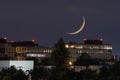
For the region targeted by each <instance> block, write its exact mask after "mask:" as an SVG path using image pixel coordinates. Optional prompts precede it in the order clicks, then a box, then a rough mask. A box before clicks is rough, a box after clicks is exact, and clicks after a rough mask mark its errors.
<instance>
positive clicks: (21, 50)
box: [0, 38, 114, 62]
mask: <svg viewBox="0 0 120 80" xmlns="http://www.w3.org/2000/svg"><path fill="white" fill-rule="evenodd" d="M4 40H5V41H4ZM65 47H66V48H68V50H69V52H70V53H71V54H70V58H71V59H70V60H71V62H75V61H76V60H77V58H78V57H79V56H81V54H82V53H87V54H89V55H90V56H91V57H92V58H97V59H113V58H114V56H113V55H112V45H111V44H103V41H102V39H100V40H87V39H84V43H76V42H70V43H66V44H65ZM53 50H54V47H41V46H39V45H38V44H36V43H35V42H34V41H33V40H32V41H20V42H10V43H8V42H7V41H6V39H4V38H3V39H1V41H0V55H7V56H8V57H9V58H10V59H13V60H24V59H26V58H27V57H35V58H39V59H42V58H45V57H50V56H51V53H52V51H53Z"/></svg>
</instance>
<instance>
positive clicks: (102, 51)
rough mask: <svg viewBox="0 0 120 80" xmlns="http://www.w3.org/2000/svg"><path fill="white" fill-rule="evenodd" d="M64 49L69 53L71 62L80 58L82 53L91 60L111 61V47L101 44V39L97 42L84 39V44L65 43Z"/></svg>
mask: <svg viewBox="0 0 120 80" xmlns="http://www.w3.org/2000/svg"><path fill="white" fill-rule="evenodd" d="M65 46H66V48H68V49H69V51H70V52H71V57H72V62H74V61H76V59H77V58H78V57H79V56H81V54H82V53H87V54H89V55H90V56H91V58H97V59H113V58H114V56H113V55H112V45H111V44H103V39H99V40H87V39H84V43H76V42H70V43H67V44H66V45H65Z"/></svg>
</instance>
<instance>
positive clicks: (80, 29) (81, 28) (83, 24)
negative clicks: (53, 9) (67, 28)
mask: <svg viewBox="0 0 120 80" xmlns="http://www.w3.org/2000/svg"><path fill="white" fill-rule="evenodd" d="M84 27H85V17H84V16H83V23H82V26H81V27H80V28H79V29H78V30H77V31H75V32H71V33H67V34H70V35H74V34H78V33H80V32H81V31H82V30H83V28H84Z"/></svg>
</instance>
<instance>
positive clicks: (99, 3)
mask: <svg viewBox="0 0 120 80" xmlns="http://www.w3.org/2000/svg"><path fill="white" fill-rule="evenodd" d="M119 4H120V1H119V0H37V1H36V0H3V1H0V34H1V36H7V37H8V41H11V40H15V41H20V40H32V39H35V40H36V42H37V43H39V45H41V46H52V45H54V43H56V41H57V40H58V39H59V38H60V37H63V38H64V40H65V41H66V42H69V41H76V42H79V43H82V42H83V38H85V37H86V38H87V39H99V38H103V40H104V43H105V44H112V45H113V54H117V55H120V5H119ZM83 16H84V17H85V19H86V25H85V28H84V29H83V30H82V32H80V33H79V34H77V35H68V34H66V33H67V32H73V31H76V30H77V29H79V27H80V26H81V24H82V21H83V20H82V19H83V18H82V17H83Z"/></svg>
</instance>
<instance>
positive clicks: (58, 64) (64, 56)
mask: <svg viewBox="0 0 120 80" xmlns="http://www.w3.org/2000/svg"><path fill="white" fill-rule="evenodd" d="M69 59H70V56H69V51H68V49H67V48H65V42H64V40H63V38H60V39H59V40H58V42H57V43H56V44H55V46H54V51H53V52H52V54H51V60H52V63H53V65H54V66H55V67H54V68H52V70H51V74H50V76H49V80H63V79H64V77H65V75H66V71H67V69H68V67H69Z"/></svg>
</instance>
